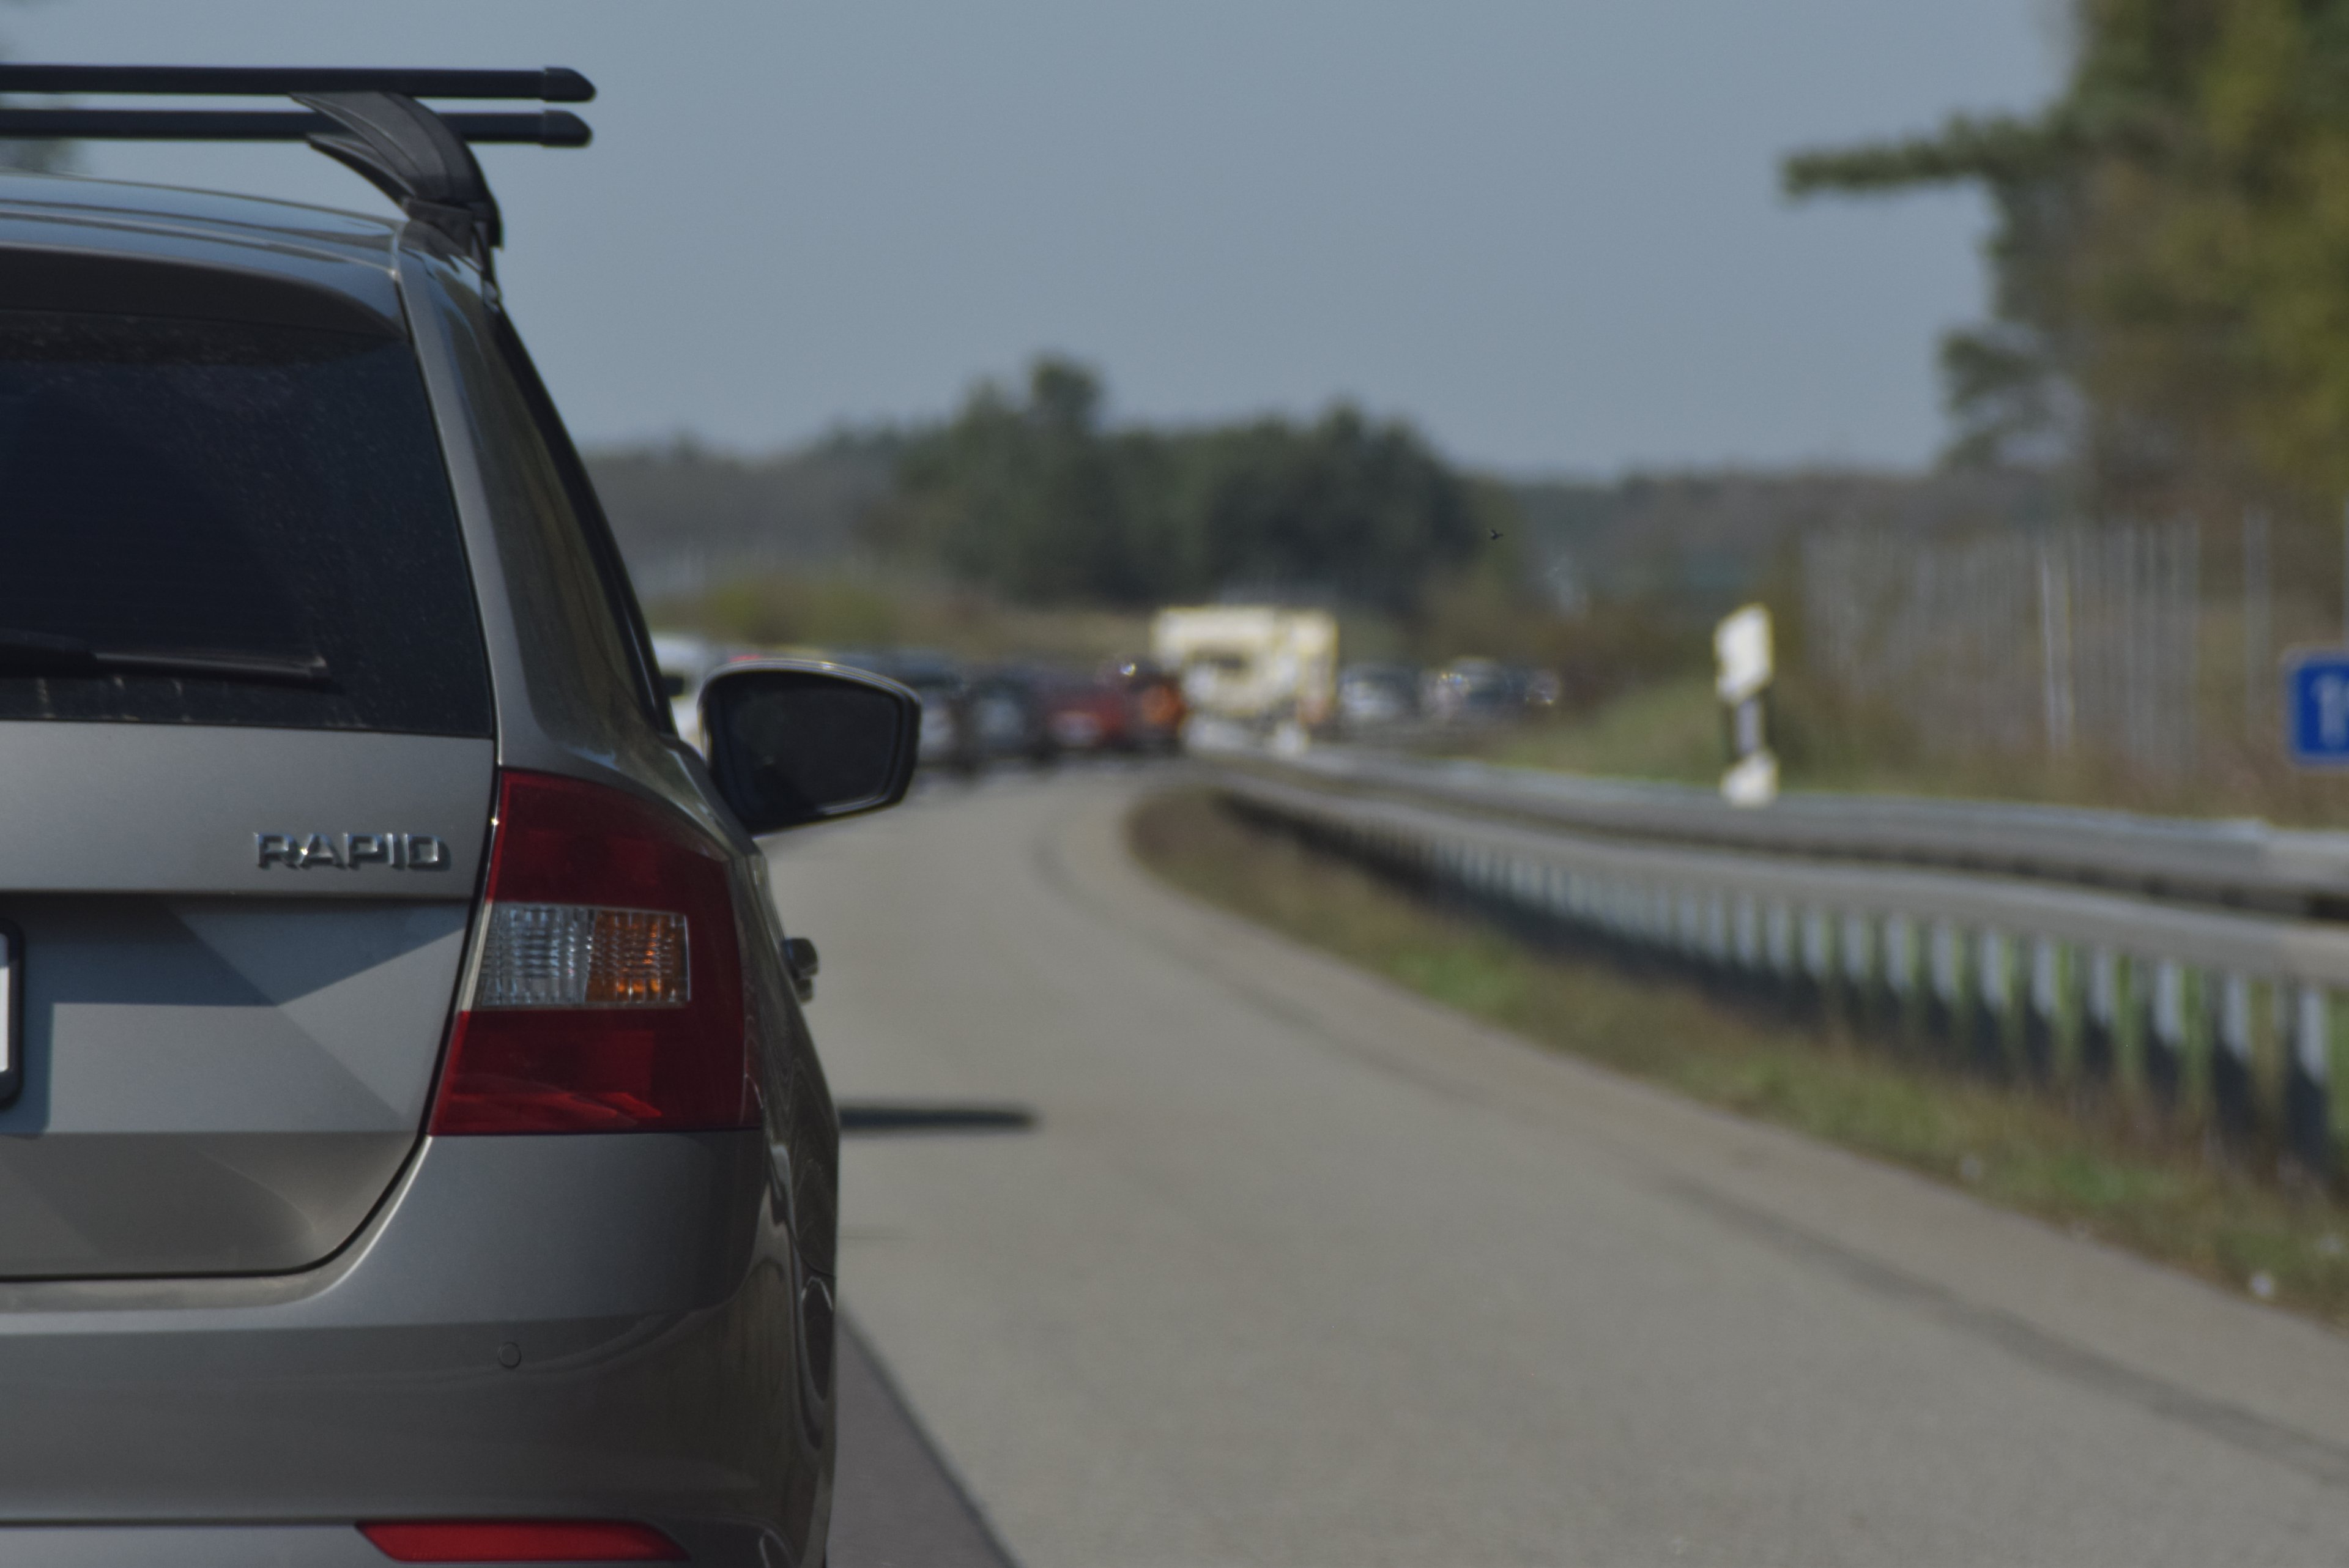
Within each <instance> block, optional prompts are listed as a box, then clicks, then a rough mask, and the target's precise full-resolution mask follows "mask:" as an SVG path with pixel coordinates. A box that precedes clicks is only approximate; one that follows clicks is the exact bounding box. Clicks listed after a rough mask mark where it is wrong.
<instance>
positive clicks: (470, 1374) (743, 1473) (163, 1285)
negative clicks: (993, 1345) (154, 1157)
mask: <svg viewBox="0 0 2349 1568" xmlns="http://www.w3.org/2000/svg"><path fill="white" fill-rule="evenodd" d="M771 1171H772V1168H771V1161H770V1159H769V1154H768V1149H767V1147H766V1145H765V1141H764V1139H763V1137H762V1136H761V1134H759V1133H757V1132H741V1133H721V1134H697V1135H659V1134H626V1135H615V1136H589V1137H465V1138H447V1139H428V1140H426V1142H425V1143H424V1145H423V1146H422V1147H421V1148H420V1149H419V1153H418V1156H417V1158H416V1159H415V1160H414V1162H413V1163H412V1164H411V1166H410V1168H409V1170H408V1172H407V1173H406V1175H405V1177H404V1178H403V1179H402V1180H401V1181H400V1183H399V1184H398V1187H397V1188H396V1189H394V1191H393V1193H392V1194H391V1196H390V1197H389V1198H388V1199H387V1201H386V1203H385V1206H384V1208H383V1210H382V1211H380V1212H379V1213H378V1215H377V1216H376V1217H375V1218H374V1220H372V1221H371V1222H370V1223H369V1224H368V1226H367V1228H366V1229H365V1230H364V1231H362V1232H361V1233H360V1235H359V1236H358V1237H357V1239H356V1240H355V1241H353V1242H352V1243H351V1245H350V1246H349V1247H348V1248H347V1249H346V1250H345V1251H343V1252H342V1253H341V1254H339V1255H337V1256H336V1258H335V1259H333V1260H332V1261H330V1262H328V1263H326V1264H325V1265H322V1266H321V1267H319V1268H316V1269H313V1270H308V1271H305V1272H302V1273H298V1274H293V1275H284V1276H277V1277H273V1278H265V1279H236V1280H173V1281H120V1280H118V1281H104V1282H51V1283H36V1284H9V1285H0V1409H5V1412H6V1416H7V1419H6V1420H5V1422H0V1560H5V1561H6V1562H8V1563H12V1564H13V1563H20V1562H22V1563H49V1562H52V1561H54V1562H57V1563H98V1562H105V1563H119V1562H137V1561H144V1560H148V1557H149V1552H148V1551H147V1548H148V1547H150V1546H151V1547H153V1548H155V1554H154V1556H153V1559H152V1560H154V1561H159V1562H163V1561H169V1562H175V1563H190V1562H192V1563H205V1562H210V1561H212V1557H210V1556H207V1555H205V1553H206V1552H210V1551H212V1550H213V1549H214V1548H218V1549H219V1550H221V1551H222V1552H228V1553H230V1555H231V1556H233V1557H234V1559H235V1560H236V1561H240V1562H243V1563H312V1562H316V1563H322V1564H324V1563H345V1562H349V1563H357V1562H375V1563H380V1562H382V1561H384V1560H383V1559H382V1558H380V1557H379V1556H378V1555H376V1554H375V1552H374V1550H373V1548H372V1547H369V1546H367V1543H366V1542H364V1541H363V1540H361V1539H359V1538H358V1536H357V1532H356V1531H353V1530H350V1529H349V1522H350V1521H356V1520H359V1519H369V1518H385V1517H403V1516H404V1517H428V1518H429V1517H443V1518H446V1517H460V1516H521V1517H531V1516H539V1517H543V1516H551V1515H574V1516H577V1515H585V1516H593V1517H615V1518H634V1519H642V1520H646V1521H649V1522H652V1523H655V1524H657V1525H658V1526H660V1527H661V1528H662V1529H664V1530H667V1531H668V1532H669V1533H671V1534H672V1535H674V1536H675V1537H676V1538H677V1539H678V1541H679V1542H681V1543H683V1544H684V1545H686V1546H687V1548H688V1550H689V1551H691V1552H693V1554H694V1560H695V1561H696V1562H701V1563H732V1562H741V1563H757V1562H760V1561H761V1549H760V1542H761V1538H762V1537H763V1538H766V1539H767V1540H768V1542H769V1545H768V1548H767V1560H768V1561H769V1562H770V1563H773V1562H805V1561H807V1557H806V1555H804V1552H805V1549H806V1544H807V1542H809V1541H810V1540H813V1541H815V1542H821V1540H822V1539H823V1537H822V1533H821V1532H822V1530H823V1525H824V1522H825V1517H824V1516H825V1512H826V1507H825V1503H826V1498H827V1495H828V1490H829V1484H828V1483H829V1473H830V1429H831V1421H830V1413H829V1409H828V1403H829V1397H830V1389H829V1381H830V1376H829V1375H830V1368H829V1355H828V1349H829V1347H828V1346H826V1347H823V1355H821V1356H820V1357H819V1358H818V1361H819V1363H820V1364H812V1362H811V1359H810V1357H809V1355H807V1354H805V1347H804V1346H803V1345H802V1334H800V1333H799V1331H798V1327H797V1324H798V1322H799V1314H798V1312H797V1310H796V1303H798V1301H799V1300H800V1298H801V1293H802V1288H803V1284H804V1283H805V1282H802V1279H801V1278H800V1276H799V1274H798V1272H797V1264H796V1262H795V1260H794V1258H793V1256H792V1248H791V1246H790V1242H789V1237H788V1233H787V1231H785V1229H784V1227H783V1222H782V1213H783V1210H782V1204H781V1194H780V1192H779V1191H778V1190H777V1189H775V1187H774V1183H773V1178H772V1174H771ZM509 1364H511V1365H509ZM90 1521H104V1522H105V1524H106V1525H107V1526H109V1527H119V1526H125V1525H131V1524H139V1523H145V1524H149V1525H152V1526H157V1527H162V1526H167V1525H168V1526H171V1528H168V1529H159V1530H157V1531H155V1532H152V1533H150V1532H149V1531H147V1530H140V1531H136V1532H131V1533H129V1534H128V1535H124V1534H120V1533H119V1531H118V1529H117V1528H107V1529H102V1530H96V1529H93V1530H83V1529H74V1530H50V1529H43V1530H38V1531H34V1532H28V1533H20V1532H18V1531H17V1530H15V1529H9V1528H6V1527H7V1526H25V1525H35V1524H60V1525H62V1524H69V1523H70V1524H77V1525H88V1524H89V1523H90ZM191 1521H196V1522H201V1521H219V1523H220V1524H221V1525H222V1526H227V1525H230V1524H232V1523H234V1524H237V1525H239V1526H240V1528H239V1529H236V1530H232V1531H228V1532H225V1533H223V1532H222V1531H220V1530H216V1529H189V1528H188V1526H189V1525H190V1524H191ZM254 1521H283V1522H284V1523H285V1524H286V1525H293V1524H295V1523H297V1522H301V1523H306V1524H309V1525H313V1526H316V1527H318V1528H316V1529H297V1530H285V1531H282V1532H280V1531H271V1532H264V1534H265V1535H266V1537H267V1538H266V1540H263V1539H260V1538H258V1537H255V1538H254V1539H252V1540H250V1541H247V1542H232V1541H230V1536H231V1535H236V1536H245V1535H248V1534H249V1533H250V1532H251V1530H252V1528H253V1526H254ZM322 1531H323V1533H322ZM182 1537H184V1539H182ZM102 1538H103V1539H112V1540H114V1541H116V1542H119V1548H120V1550H119V1551H117V1550H116V1549H115V1548H111V1547H104V1545H103V1539H102ZM248 1546H258V1547H261V1548H263V1549H262V1550H259V1551H250V1550H247V1547H248ZM354 1547H356V1548H357V1552H358V1553H359V1554H358V1555H356V1556H354V1555H352V1554H351V1550H350V1549H351V1548H354ZM777 1548H781V1549H782V1550H781V1552H778V1551H777V1550H776V1549H777ZM89 1552H97V1553H98V1554H97V1555H88V1553H89ZM125 1553H135V1555H127V1554H125ZM224 1560H225V1559H224Z"/></svg>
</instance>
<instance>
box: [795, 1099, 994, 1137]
mask: <svg viewBox="0 0 2349 1568" xmlns="http://www.w3.org/2000/svg"><path fill="white" fill-rule="evenodd" d="M1035 1126H1036V1113H1035V1112H1034V1111H1032V1110H1030V1109H1029V1108H1028V1107H1027V1106H1017V1105H965V1104H956V1103H950V1102H943V1101H935V1100H847V1101H843V1102H842V1104H841V1106H840V1130H841V1133H842V1135H843V1136H844V1137H881V1136H885V1135H888V1134H901V1133H1018V1132H1030V1131H1033V1130H1034V1129H1035Z"/></svg>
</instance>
